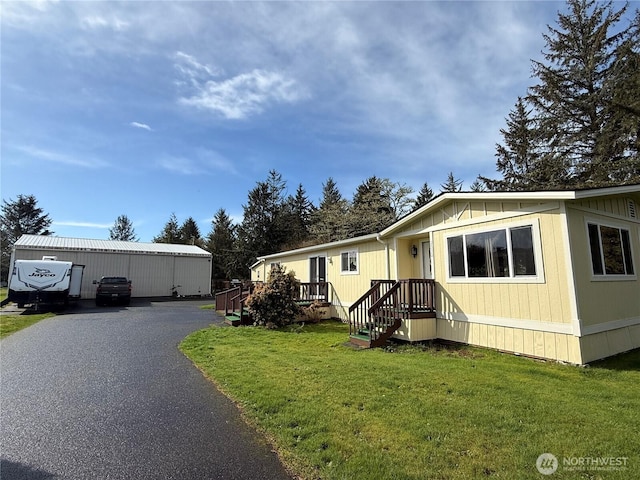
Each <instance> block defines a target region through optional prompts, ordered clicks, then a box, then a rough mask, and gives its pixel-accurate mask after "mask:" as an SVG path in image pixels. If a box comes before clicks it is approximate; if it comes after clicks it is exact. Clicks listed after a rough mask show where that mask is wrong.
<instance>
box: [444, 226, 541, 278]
mask: <svg viewBox="0 0 640 480" xmlns="http://www.w3.org/2000/svg"><path fill="white" fill-rule="evenodd" d="M518 227H531V240H532V243H533V261H534V262H535V266H536V274H535V275H513V249H512V248H511V238H510V237H511V236H510V235H509V231H510V230H511V229H515V228H518ZM497 230H504V231H505V232H506V238H507V254H508V257H509V275H513V276H509V277H469V276H467V273H466V266H467V252H466V248H464V246H463V250H462V253H463V255H464V264H465V276H464V277H452V276H451V270H450V265H449V244H448V240H449V238H453V237H459V236H462V237H464V236H465V235H473V234H476V233H484V232H490V231H497ZM443 237H444V250H443V251H444V256H445V268H446V281H447V283H474V284H477V283H479V284H486V283H545V281H546V279H545V273H544V262H543V261H542V238H541V236H540V220H539V219H538V218H533V219H528V220H520V221H516V222H509V223H504V224H500V225H490V226H486V227H484V228H474V229H471V230H464V231H462V232H451V233H450V234H446V235H443Z"/></svg>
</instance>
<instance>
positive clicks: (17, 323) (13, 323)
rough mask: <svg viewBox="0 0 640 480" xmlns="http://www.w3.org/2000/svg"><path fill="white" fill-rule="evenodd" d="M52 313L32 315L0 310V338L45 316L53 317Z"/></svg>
mask: <svg viewBox="0 0 640 480" xmlns="http://www.w3.org/2000/svg"><path fill="white" fill-rule="evenodd" d="M54 315H55V314H53V313H37V314H33V315H25V314H21V315H19V314H14V313H6V312H4V311H2V312H0V338H4V337H6V336H8V335H11V334H12V333H15V332H17V331H18V330H22V329H23V328H27V327H29V326H31V325H33V324H34V323H38V322H39V321H40V320H44V319H45V318H49V317H53V316H54Z"/></svg>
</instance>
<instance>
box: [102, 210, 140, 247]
mask: <svg viewBox="0 0 640 480" xmlns="http://www.w3.org/2000/svg"><path fill="white" fill-rule="evenodd" d="M109 240H122V241H124V242H137V241H138V237H137V236H136V232H135V230H134V228H133V222H132V221H131V220H129V217H127V216H126V215H119V216H118V218H117V219H116V221H115V223H114V224H113V227H112V228H110V229H109Z"/></svg>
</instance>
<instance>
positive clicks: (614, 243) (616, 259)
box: [587, 223, 634, 276]
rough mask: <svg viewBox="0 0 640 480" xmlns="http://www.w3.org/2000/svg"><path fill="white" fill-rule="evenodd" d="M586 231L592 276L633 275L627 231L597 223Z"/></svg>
mask: <svg viewBox="0 0 640 480" xmlns="http://www.w3.org/2000/svg"><path fill="white" fill-rule="evenodd" d="M587 230H588V232H589V247H590V250H591V266H592V267H593V274H594V275H603V276H606V275H634V269H633V258H632V257H631V238H630V235H629V230H626V229H624V228H618V227H612V226H607V225H599V224H597V223H588V224H587Z"/></svg>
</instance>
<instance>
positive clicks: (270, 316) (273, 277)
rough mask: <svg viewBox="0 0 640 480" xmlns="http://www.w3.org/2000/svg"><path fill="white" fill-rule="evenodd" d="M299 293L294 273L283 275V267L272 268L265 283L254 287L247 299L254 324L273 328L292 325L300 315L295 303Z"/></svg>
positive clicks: (298, 284)
mask: <svg viewBox="0 0 640 480" xmlns="http://www.w3.org/2000/svg"><path fill="white" fill-rule="evenodd" d="M299 292H300V281H298V280H297V279H296V275H295V272H288V273H285V271H284V267H281V266H280V265H276V266H274V267H273V268H272V269H271V273H270V274H269V278H268V280H267V283H263V284H261V285H258V286H256V288H255V290H254V291H253V293H252V294H251V295H250V296H249V298H248V299H247V308H248V309H249V312H251V315H253V319H254V324H255V325H263V326H266V327H269V328H273V327H282V326H284V325H288V324H290V323H292V322H293V320H294V319H295V317H296V315H298V314H299V313H300V307H299V306H298V304H297V303H296V298H297V297H298V295H299Z"/></svg>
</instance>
